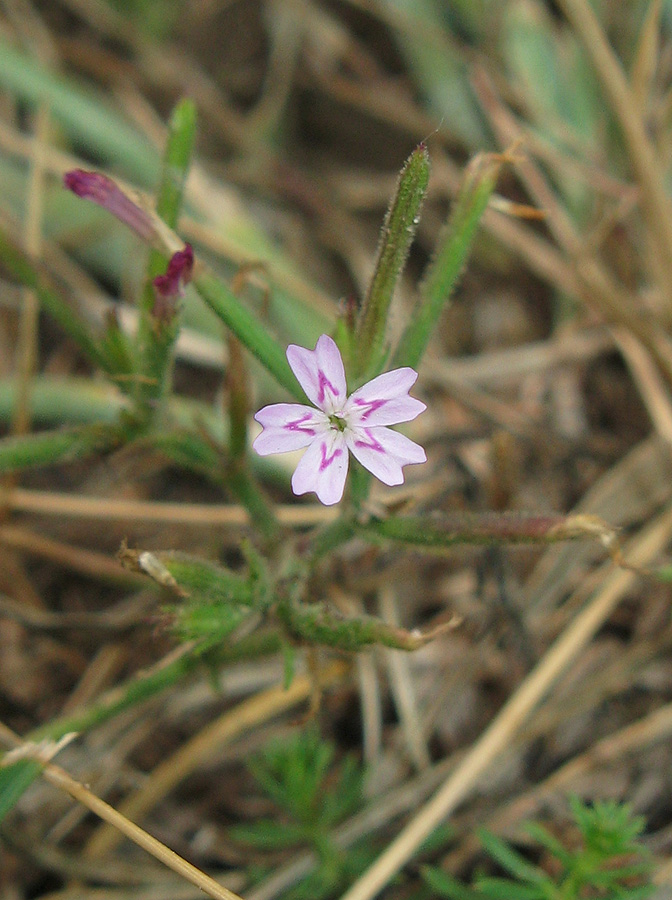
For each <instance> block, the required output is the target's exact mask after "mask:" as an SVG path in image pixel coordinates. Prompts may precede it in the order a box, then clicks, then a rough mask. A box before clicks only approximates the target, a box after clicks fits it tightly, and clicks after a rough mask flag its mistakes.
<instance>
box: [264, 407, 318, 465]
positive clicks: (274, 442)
mask: <svg viewBox="0 0 672 900" xmlns="http://www.w3.org/2000/svg"><path fill="white" fill-rule="evenodd" d="M254 418H255V419H256V420H257V422H259V424H260V425H262V426H263V429H264V430H263V431H262V433H261V434H260V435H259V436H258V437H257V438H256V439H255V441H254V443H253V444H252V447H253V449H254V450H256V452H257V453H258V454H259V455H260V456H269V455H270V454H272V453H287V452H288V451H290V450H301V449H302V448H303V447H307V446H308V445H309V444H311V443H312V442H313V441H314V440H315V438H316V436H317V435H318V434H320V433H322V432H324V431H325V430H326V429H327V428H328V427H329V422H328V419H327V418H326V416H325V415H324V413H321V412H320V411H319V410H317V409H313V408H312V407H310V406H303V405H302V404H300V403H274V404H273V405H271V406H265V407H264V408H263V409H260V410H259V412H258V413H256V414H255V417H254Z"/></svg>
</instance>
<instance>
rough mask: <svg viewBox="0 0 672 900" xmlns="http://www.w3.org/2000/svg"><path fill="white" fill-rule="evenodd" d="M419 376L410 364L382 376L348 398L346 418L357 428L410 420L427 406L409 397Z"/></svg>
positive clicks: (345, 409)
mask: <svg viewBox="0 0 672 900" xmlns="http://www.w3.org/2000/svg"><path fill="white" fill-rule="evenodd" d="M417 377H418V373H417V372H416V371H415V369H411V368H409V367H407V366H406V367H404V368H403V369H393V370H392V371H391V372H384V373H383V374H382V375H378V377H377V378H373V379H372V380H371V381H369V382H367V383H366V384H363V385H362V386H361V387H360V388H359V389H358V390H356V391H355V392H354V394H352V396H350V397H349V398H348V401H347V403H346V404H345V407H344V409H343V417H344V418H345V419H347V421H348V423H349V424H350V425H351V426H352V427H353V428H356V427H358V426H363V427H366V428H370V427H372V426H378V425H396V424H397V423H399V422H410V421H411V419H415V417H416V416H419V415H420V413H421V412H422V411H423V410H425V409H427V407H426V405H425V404H424V403H423V402H422V400H416V399H415V397H409V396H408V392H409V390H410V389H411V388H412V387H413V385H414V384H415V381H416V379H417Z"/></svg>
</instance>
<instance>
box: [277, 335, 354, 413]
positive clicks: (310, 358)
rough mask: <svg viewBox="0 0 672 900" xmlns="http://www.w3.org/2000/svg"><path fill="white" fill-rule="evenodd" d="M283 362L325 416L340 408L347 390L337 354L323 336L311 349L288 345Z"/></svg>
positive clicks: (330, 340) (329, 339)
mask: <svg viewBox="0 0 672 900" xmlns="http://www.w3.org/2000/svg"><path fill="white" fill-rule="evenodd" d="M287 361H288V362H289V365H290V366H291V368H292V372H294V374H295V375H296V378H297V381H298V382H299V384H300V385H301V387H302V388H303V389H304V391H305V392H306V396H307V397H308V399H309V400H310V402H311V403H314V404H315V406H318V407H319V408H320V409H321V410H323V411H324V412H325V413H326V414H327V415H331V413H333V412H336V411H337V410H339V409H341V408H342V406H343V404H344V403H345V398H346V393H347V387H346V383H345V369H344V367H343V360H342V358H341V353H340V350H339V349H338V347H337V346H336V343H335V342H334V341H333V340H332V339H331V338H330V337H329V335H327V334H323V335H322V336H321V337H320V338H319V340H318V342H317V344H316V345H315V349H314V350H308V349H306V348H305V347H298V346H297V345H296V344H290V345H289V347H287Z"/></svg>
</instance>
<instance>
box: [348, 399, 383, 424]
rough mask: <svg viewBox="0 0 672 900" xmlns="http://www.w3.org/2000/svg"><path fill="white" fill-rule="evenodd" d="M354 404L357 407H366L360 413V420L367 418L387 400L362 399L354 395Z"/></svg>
mask: <svg viewBox="0 0 672 900" xmlns="http://www.w3.org/2000/svg"><path fill="white" fill-rule="evenodd" d="M354 400H355V405H356V406H359V407H368V409H366V411H365V412H363V413H362V420H364V419H368V417H369V416H370V415H371V414H372V413H374V412H376V410H378V409H380V407H381V406H385V404H386V403H387V400H363V399H362V398H361V397H355V398H354Z"/></svg>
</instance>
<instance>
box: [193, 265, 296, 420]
mask: <svg viewBox="0 0 672 900" xmlns="http://www.w3.org/2000/svg"><path fill="white" fill-rule="evenodd" d="M193 284H194V287H195V288H196V290H197V291H198V293H199V294H200V296H201V297H202V299H203V300H204V301H205V302H206V303H207V304H208V306H209V307H210V309H212V311H213V312H214V313H215V314H216V315H217V316H219V318H220V319H221V320H222V321H223V322H224V324H225V325H226V326H227V328H229V329H230V330H231V331H232V332H233V334H235V335H236V337H237V338H238V340H239V341H240V342H241V344H243V345H244V346H245V347H247V349H248V350H249V351H250V353H252V355H253V356H255V357H256V358H257V359H258V360H259V362H260V363H261V364H262V365H263V366H264V367H265V368H266V369H267V370H268V371H269V372H270V373H271V375H273V377H274V378H275V380H276V381H277V382H278V384H280V385H281V386H282V387H284V388H285V390H286V391H287V392H288V393H289V394H290V395H291V396H292V397H294V398H295V399H296V400H298V401H299V402H300V403H305V401H306V398H305V396H304V393H303V391H302V390H301V387H300V385H299V383H298V381H297V380H296V378H295V377H294V373H293V372H292V370H291V369H290V367H289V363H288V362H287V357H286V356H285V351H284V349H283V348H282V347H281V346H280V345H279V344H278V343H277V341H275V340H274V339H273V338H272V337H271V335H270V334H269V333H268V331H266V329H265V328H264V326H263V325H262V324H261V322H260V321H259V319H258V317H257V316H255V315H254V314H253V313H252V312H250V310H248V309H247V308H246V307H245V306H243V304H242V303H241V302H240V300H239V299H238V297H237V296H236V295H235V294H234V292H233V291H232V290H231V289H230V288H228V287H227V286H226V285H225V284H224V283H223V282H221V281H220V280H219V279H218V278H217V277H216V276H215V275H213V274H212V273H211V272H199V273H197V275H196V277H195V279H194V281H193Z"/></svg>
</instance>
